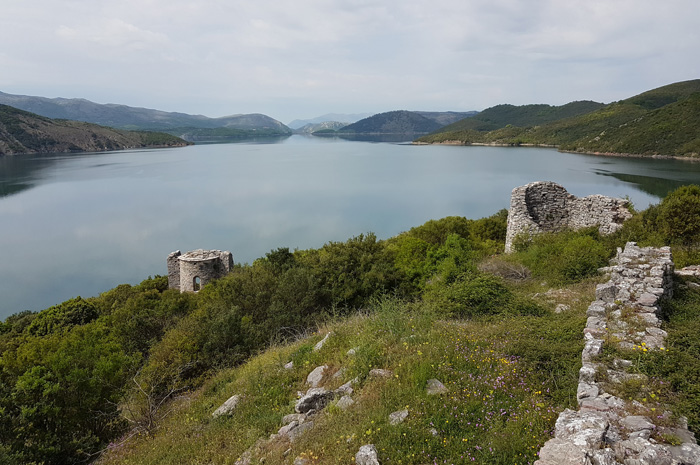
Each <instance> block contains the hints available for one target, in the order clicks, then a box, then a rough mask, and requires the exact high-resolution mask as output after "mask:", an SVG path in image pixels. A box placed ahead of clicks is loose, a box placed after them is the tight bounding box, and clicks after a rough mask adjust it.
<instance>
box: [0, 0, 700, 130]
mask: <svg viewBox="0 0 700 465" xmlns="http://www.w3.org/2000/svg"><path fill="white" fill-rule="evenodd" d="M698 20H700V3H698V1H697V0H665V1H663V2H659V1H658V0H431V1H426V0H396V1H395V0H296V1H294V2H291V1H285V0H276V1H272V0H256V1H252V0H245V1H240V0H188V1H185V0H110V1H104V0H0V91H2V92H6V93H10V94H22V95H35V96H42V97H65V98H85V99H88V100H92V101H94V102H97V103H119V104H125V105H130V106H137V107H146V108H155V109H159V110H165V111H179V112H184V113H191V114H203V115H206V116H210V117H218V116H226V115H232V114H240V113H263V114H266V115H268V116H271V117H273V118H275V119H278V120H280V121H282V122H283V123H289V122H290V121H291V120H293V119H306V118H313V117H316V116H319V115H323V114H325V113H365V112H366V113H380V112H385V111H391V110H425V111H469V110H483V109H484V108H488V107H490V106H493V105H497V104H501V103H510V104H514V105H523V104H528V103H547V104H551V105H561V104H564V103H567V102H570V101H573V100H595V101H598V102H605V103H608V102H611V101H615V100H621V99H624V98H627V97H631V96H633V95H636V94H638V93H641V92H643V91H646V90H649V89H653V88H655V87H659V86H662V85H666V84H670V83H673V82H678V81H684V80H688V79H697V78H700V59H698V58H699V57H700V51H699V50H700V26H698Z"/></svg>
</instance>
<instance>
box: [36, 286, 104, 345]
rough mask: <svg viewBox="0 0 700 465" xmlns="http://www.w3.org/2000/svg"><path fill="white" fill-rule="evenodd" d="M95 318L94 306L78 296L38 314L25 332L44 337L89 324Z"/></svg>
mask: <svg viewBox="0 0 700 465" xmlns="http://www.w3.org/2000/svg"><path fill="white" fill-rule="evenodd" d="M96 318H97V309H96V308H95V306H94V305H93V304H92V303H91V302H88V301H86V300H83V299H82V298H81V297H80V296H78V297H76V298H75V299H71V300H66V301H65V302H63V303H62V304H59V305H56V306H54V307H51V308H48V309H46V310H44V311H43V312H41V313H39V315H37V317H36V318H35V319H34V321H32V322H31V324H30V325H29V327H27V331H29V333H30V334H34V335H37V336H45V335H47V334H50V333H53V332H56V331H59V330H62V329H68V328H70V327H72V326H76V325H83V324H86V323H89V322H91V321H93V320H94V319H96Z"/></svg>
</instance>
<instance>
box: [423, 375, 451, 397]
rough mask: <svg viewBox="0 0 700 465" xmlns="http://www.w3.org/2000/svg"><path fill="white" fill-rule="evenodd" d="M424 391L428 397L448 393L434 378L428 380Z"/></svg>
mask: <svg viewBox="0 0 700 465" xmlns="http://www.w3.org/2000/svg"><path fill="white" fill-rule="evenodd" d="M425 390H426V392H427V393H428V395H429V396H432V395H436V394H444V393H446V392H448V390H447V388H446V387H445V385H444V384H442V383H441V382H440V381H438V380H437V379H434V378H433V379H429V380H428V383H427V386H426V388H425Z"/></svg>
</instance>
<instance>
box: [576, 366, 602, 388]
mask: <svg viewBox="0 0 700 465" xmlns="http://www.w3.org/2000/svg"><path fill="white" fill-rule="evenodd" d="M595 371H596V365H595V364H594V363H584V364H583V365H582V366H581V369H580V370H579V371H578V379H579V382H581V383H588V384H593V383H595ZM596 395H597V394H596Z"/></svg>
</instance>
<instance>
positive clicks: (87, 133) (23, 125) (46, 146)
mask: <svg viewBox="0 0 700 465" xmlns="http://www.w3.org/2000/svg"><path fill="white" fill-rule="evenodd" d="M187 144H188V143H187V142H185V141H184V140H182V139H180V138H178V137H175V136H172V135H169V134H164V133H158V132H145V131H122V130H116V129H112V128H107V127H103V126H98V125H96V124H90V123H83V122H79V121H68V120H52V119H49V118H45V117H43V116H39V115H36V114H34V113H29V112H27V111H23V110H19V109H17V108H13V107H9V106H6V105H0V155H14V154H19V153H52V152H98V151H105V150H122V149H127V148H135V147H166V146H167V147H179V146H184V145H187Z"/></svg>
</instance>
